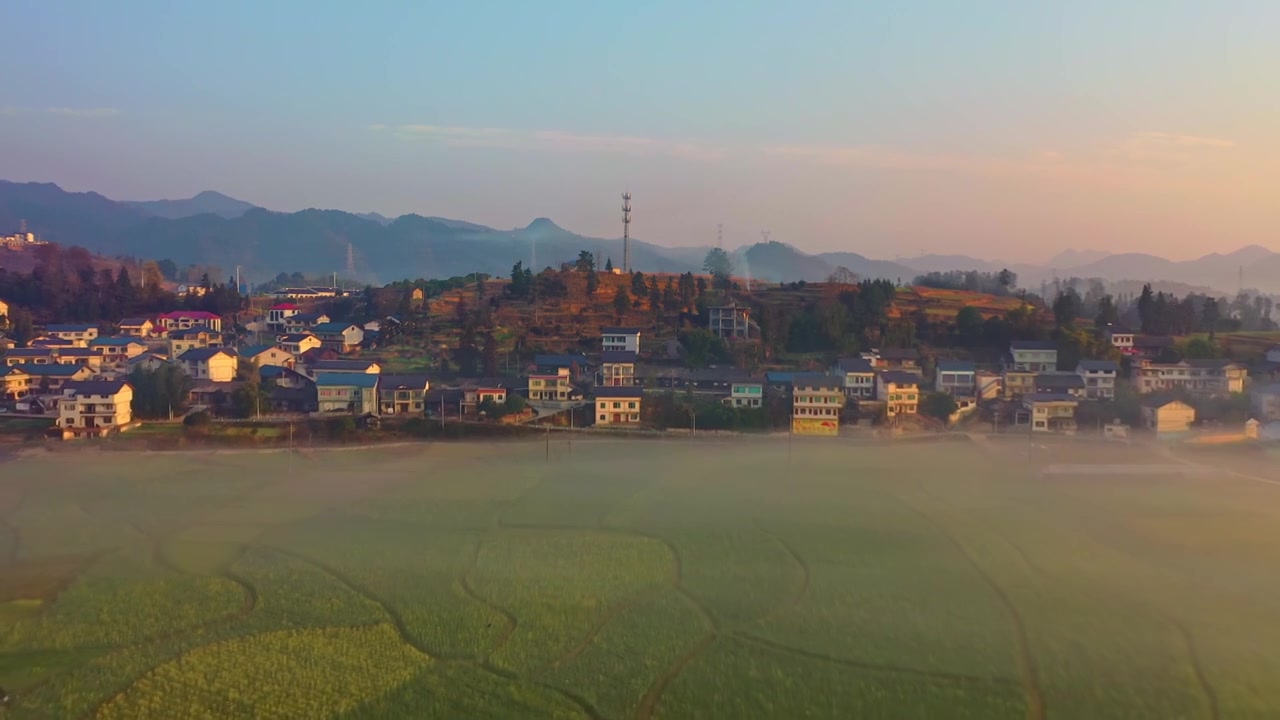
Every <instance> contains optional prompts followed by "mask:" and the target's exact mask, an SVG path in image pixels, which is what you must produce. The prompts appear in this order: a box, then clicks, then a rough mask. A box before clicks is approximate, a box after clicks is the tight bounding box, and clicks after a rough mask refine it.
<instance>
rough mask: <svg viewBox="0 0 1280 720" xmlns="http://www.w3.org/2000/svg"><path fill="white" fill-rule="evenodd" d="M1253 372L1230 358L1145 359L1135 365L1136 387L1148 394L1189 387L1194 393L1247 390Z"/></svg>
mask: <svg viewBox="0 0 1280 720" xmlns="http://www.w3.org/2000/svg"><path fill="white" fill-rule="evenodd" d="M1248 374H1249V372H1248V371H1247V370H1245V369H1244V368H1243V367H1241V366H1239V365H1236V364H1235V363H1233V362H1231V361H1229V360H1183V361H1181V362H1176V363H1157V362H1152V361H1150V360H1143V361H1142V362H1141V363H1139V364H1138V365H1137V366H1136V367H1134V368H1133V371H1132V377H1131V381H1132V383H1133V387H1134V390H1136V391H1137V392H1139V393H1142V394H1144V395H1145V394H1147V393H1153V392H1162V391H1166V390H1185V391H1186V392H1188V393H1191V394H1192V395H1202V396H1207V395H1226V394H1229V393H1238V392H1244V381H1245V378H1246V377H1247V376H1248Z"/></svg>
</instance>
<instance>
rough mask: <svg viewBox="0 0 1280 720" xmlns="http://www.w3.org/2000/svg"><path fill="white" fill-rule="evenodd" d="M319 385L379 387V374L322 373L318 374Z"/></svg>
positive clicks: (317, 383) (362, 387) (365, 388)
mask: <svg viewBox="0 0 1280 720" xmlns="http://www.w3.org/2000/svg"><path fill="white" fill-rule="evenodd" d="M316 386H317V387H358V388H361V389H363V390H370V389H372V388H376V387H378V376H377V375H371V374H369V373H320V374H319V375H316Z"/></svg>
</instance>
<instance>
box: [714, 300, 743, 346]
mask: <svg viewBox="0 0 1280 720" xmlns="http://www.w3.org/2000/svg"><path fill="white" fill-rule="evenodd" d="M707 312H708V321H709V322H708V324H707V327H708V328H709V329H710V330H711V332H712V333H714V334H715V336H716V337H718V338H720V339H722V340H746V339H748V338H749V337H751V308H749V307H747V306H745V305H738V304H737V303H732V302H731V303H729V304H728V305H716V306H712V307H708V308H707Z"/></svg>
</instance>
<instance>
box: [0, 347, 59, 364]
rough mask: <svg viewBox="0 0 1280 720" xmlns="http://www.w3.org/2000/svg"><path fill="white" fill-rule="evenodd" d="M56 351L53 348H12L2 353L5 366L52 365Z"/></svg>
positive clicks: (55, 359) (54, 361) (55, 360)
mask: <svg viewBox="0 0 1280 720" xmlns="http://www.w3.org/2000/svg"><path fill="white" fill-rule="evenodd" d="M57 358H58V351H57V349H55V348H14V349H12V350H10V351H9V352H7V353H5V354H4V364H5V366H6V367H13V366H14V365H54V364H56V363H57V361H58V360H57Z"/></svg>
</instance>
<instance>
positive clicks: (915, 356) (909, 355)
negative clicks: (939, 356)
mask: <svg viewBox="0 0 1280 720" xmlns="http://www.w3.org/2000/svg"><path fill="white" fill-rule="evenodd" d="M876 354H877V355H879V356H880V358H881V359H883V360H919V359H920V353H919V351H917V350H916V349H915V348H885V349H883V350H878V351H876Z"/></svg>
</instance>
